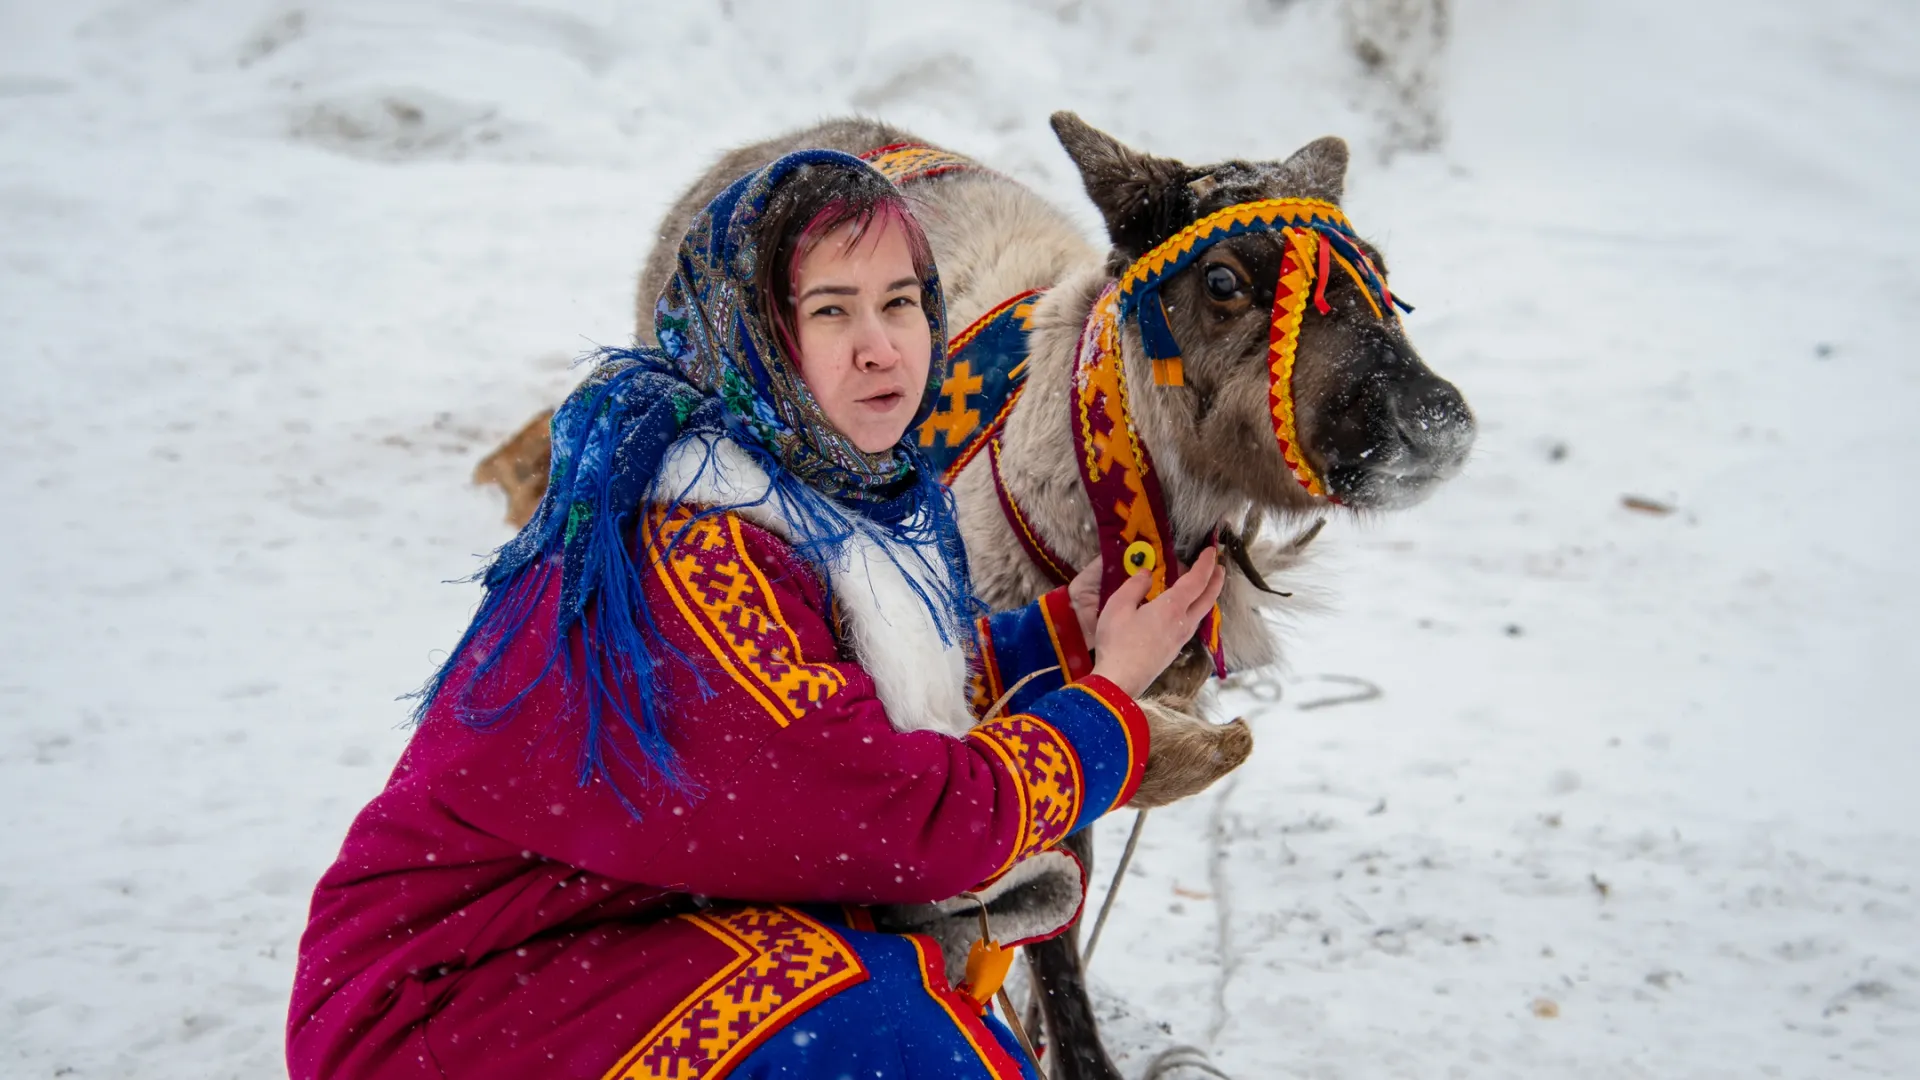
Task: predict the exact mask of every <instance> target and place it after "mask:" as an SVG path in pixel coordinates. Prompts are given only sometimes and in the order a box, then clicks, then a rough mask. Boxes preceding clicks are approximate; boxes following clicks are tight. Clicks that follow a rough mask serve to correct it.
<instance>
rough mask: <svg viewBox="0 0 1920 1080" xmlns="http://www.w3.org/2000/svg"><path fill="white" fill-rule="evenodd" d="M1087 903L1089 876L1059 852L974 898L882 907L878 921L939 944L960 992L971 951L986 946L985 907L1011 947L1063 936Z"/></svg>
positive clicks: (1030, 862) (1026, 862)
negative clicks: (978, 945) (982, 937)
mask: <svg viewBox="0 0 1920 1080" xmlns="http://www.w3.org/2000/svg"><path fill="white" fill-rule="evenodd" d="M976 897H977V898H978V899H976ZM1086 898H1087V875H1086V870H1085V869H1084V868H1083V867H1082V866H1081V865H1080V860H1079V859H1077V858H1075V857H1074V856H1073V855H1072V853H1070V852H1067V851H1062V850H1060V849H1058V848H1055V849H1053V850H1051V851H1040V852H1036V853H1034V854H1032V855H1029V856H1027V857H1026V858H1024V859H1022V860H1020V861H1019V862H1017V863H1015V864H1013V867H1012V868H1011V869H1009V870H1008V871H1007V872H1006V873H1005V874H1002V875H1001V876H1000V877H998V878H996V879H995V880H994V881H993V882H992V883H991V884H988V885H982V886H981V887H979V888H978V889H975V890H973V892H972V894H971V895H967V896H956V897H954V898H953V899H951V900H942V901H940V902H939V903H937V904H893V905H888V906H885V907H877V908H874V909H873V919H874V925H875V926H877V927H879V928H880V929H882V930H886V931H889V932H892V933H900V934H925V935H927V936H928V937H931V938H932V939H933V940H934V941H936V942H938V943H939V945H940V952H941V955H942V956H943V957H944V958H945V960H946V966H947V981H948V982H949V983H951V984H953V985H955V986H958V985H960V982H961V980H962V979H964V978H966V973H967V951H968V950H969V948H971V947H972V945H973V943H974V942H976V941H978V940H980V914H979V913H980V905H981V904H982V903H984V904H986V906H987V920H988V925H989V926H991V927H992V929H993V936H994V938H995V939H996V940H998V941H999V943H1000V944H1002V945H1006V946H1009V947H1011V946H1015V945H1030V944H1032V943H1034V942H1036V941H1045V940H1047V939H1048V938H1052V937H1057V936H1059V935H1060V933H1061V932H1062V931H1064V930H1066V928H1067V926H1068V925H1069V924H1071V923H1072V922H1073V921H1074V920H1075V919H1077V918H1079V917H1080V909H1081V906H1082V905H1083V904H1084V903H1085V902H1086Z"/></svg>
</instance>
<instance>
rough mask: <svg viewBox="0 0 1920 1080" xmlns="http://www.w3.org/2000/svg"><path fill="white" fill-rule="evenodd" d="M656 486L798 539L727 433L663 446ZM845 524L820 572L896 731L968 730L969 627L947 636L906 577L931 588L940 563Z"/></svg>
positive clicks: (759, 473) (762, 475)
mask: <svg viewBox="0 0 1920 1080" xmlns="http://www.w3.org/2000/svg"><path fill="white" fill-rule="evenodd" d="M660 483H661V490H663V491H671V492H675V493H680V492H684V493H685V494H684V495H683V496H682V499H683V501H685V502H688V503H692V504H706V505H709V506H738V510H737V511H736V512H737V513H738V514H739V515H740V516H741V517H743V518H746V519H747V520H748V521H751V522H753V523H754V524H755V525H758V526H760V527H761V528H763V529H766V530H768V531H770V532H772V533H774V534H775V535H777V536H779V537H781V538H782V539H785V540H789V541H792V540H794V539H795V538H796V537H795V528H794V525H793V523H792V522H791V521H789V520H788V519H787V517H786V515H784V514H783V513H782V512H781V508H780V506H779V505H778V503H777V501H776V500H773V499H768V498H766V496H767V494H768V492H769V491H770V490H771V489H772V484H771V482H770V481H769V480H768V478H767V474H766V472H765V471H764V470H762V469H761V468H760V466H759V464H758V463H756V462H755V461H754V460H753V459H752V458H750V457H748V456H747V454H746V452H745V451H743V450H741V449H740V448H739V447H738V446H736V445H735V444H734V443H733V442H732V440H730V439H709V438H694V439H686V440H682V441H681V442H680V443H679V444H677V445H675V446H674V447H673V449H671V450H669V451H668V452H667V457H666V460H665V462H664V463H663V464H662V465H661V469H660ZM762 500H764V501H762ZM741 504H747V505H741ZM848 523H849V524H851V525H852V526H853V527H854V538H853V540H852V541H850V542H849V543H848V544H847V546H846V549H845V552H844V555H843V558H842V559H841V560H840V561H839V563H838V564H836V565H834V566H830V567H827V568H826V569H827V573H828V576H829V579H830V580H831V581H832V583H833V596H834V600H835V602H836V604H837V605H838V606H839V611H840V614H841V616H842V618H843V622H842V626H843V629H844V631H845V637H846V640H847V643H848V644H849V645H850V646H852V649H853V655H854V659H855V660H856V661H858V663H859V664H860V666H861V667H862V668H863V669H865V670H866V672H867V674H868V675H869V676H871V677H872V678H873V685H874V691H875V693H877V694H878V695H879V697H880V704H881V705H882V706H884V707H885V708H886V710H887V719H888V720H889V721H891V722H892V724H893V726H894V729H895V730H896V731H939V732H944V733H946V734H948V735H952V736H954V737H956V738H957V737H959V736H961V735H964V734H966V732H967V729H969V728H971V727H972V726H973V710H972V707H971V706H970V704H969V703H968V700H967V654H966V650H965V647H964V646H963V644H962V642H963V641H964V640H965V639H966V634H967V628H966V627H946V628H945V630H946V634H945V637H944V639H943V637H942V633H941V631H942V627H940V626H938V625H937V624H936V623H935V621H934V619H935V616H934V613H933V612H932V611H930V610H928V605H927V604H926V603H924V602H922V601H921V599H920V594H919V592H918V591H916V590H915V588H914V587H913V585H912V584H910V583H909V582H908V580H907V575H908V574H909V573H911V574H912V575H913V577H914V578H915V579H916V580H918V581H920V582H922V583H925V584H924V585H923V588H924V590H925V591H927V592H929V593H931V592H933V591H934V585H935V583H936V582H937V580H938V579H937V578H936V576H935V575H936V574H938V573H940V572H943V571H944V570H945V567H944V566H939V567H936V566H934V565H931V564H930V563H929V562H928V559H929V556H928V555H927V554H925V553H923V552H922V551H920V550H918V549H914V548H908V547H904V546H902V545H900V544H898V543H897V542H894V541H891V540H890V539H889V538H887V537H885V536H883V535H881V534H879V533H878V532H877V531H876V530H873V529H866V528H861V527H860V525H861V522H860V520H859V519H858V518H855V517H853V516H852V515H848ZM933 558H936V559H937V558H938V556H937V555H936V556H933Z"/></svg>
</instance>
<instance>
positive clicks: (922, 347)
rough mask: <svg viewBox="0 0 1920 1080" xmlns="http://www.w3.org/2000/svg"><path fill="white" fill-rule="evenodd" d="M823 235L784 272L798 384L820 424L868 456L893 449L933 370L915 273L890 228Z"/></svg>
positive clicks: (884, 224) (897, 231) (881, 224)
mask: <svg viewBox="0 0 1920 1080" xmlns="http://www.w3.org/2000/svg"><path fill="white" fill-rule="evenodd" d="M854 228H855V226H854V225H853V224H851V223H850V224H847V225H843V226H841V227H840V228H838V229H835V230H834V231H832V232H830V233H828V234H826V235H825V236H824V237H822V238H821V239H820V242H819V243H818V244H815V245H814V247H813V250H812V251H809V252H807V253H806V254H804V255H802V256H801V257H800V258H799V259H798V260H796V262H795V264H794V267H793V313H794V332H795V336H796V337H797V339H798V343H799V347H800V357H799V360H800V378H801V379H802V380H803V381H804V382H805V383H806V384H807V389H809V390H811V391H813V396H814V398H815V399H817V400H818V401H819V402H820V407H821V408H822V409H823V410H825V411H826V414H827V419H828V420H829V421H831V422H832V424H833V426H834V427H835V428H837V429H839V431H840V433H841V434H842V435H845V436H846V437H847V438H849V439H851V440H852V441H853V444H854V445H855V446H858V447H859V448H860V449H861V450H864V451H866V452H867V453H869V454H877V453H879V452H881V451H883V450H886V449H887V448H889V447H891V446H893V445H894V444H895V443H897V442H899V441H900V437H901V436H902V435H905V434H906V432H907V425H908V424H909V423H910V422H912V420H913V414H914V413H915V412H918V411H919V408H920V396H921V393H922V392H923V391H924V390H925V389H926V385H927V366H928V365H929V364H931V363H932V362H933V338H932V335H931V334H930V333H929V332H928V330H927V316H926V312H924V311H922V310H921V306H920V275H919V274H918V273H917V272H916V271H915V270H914V268H913V252H912V250H911V249H910V248H908V246H907V237H906V234H905V233H904V231H903V230H902V229H901V227H900V225H899V223H898V222H895V221H891V220H888V219H885V218H882V219H880V220H878V221H875V222H874V223H873V225H872V226H871V227H870V228H869V229H868V230H867V232H866V234H865V235H863V236H861V237H860V238H859V240H858V241H857V242H854V243H851V244H849V240H850V238H851V237H852V236H853V233H854Z"/></svg>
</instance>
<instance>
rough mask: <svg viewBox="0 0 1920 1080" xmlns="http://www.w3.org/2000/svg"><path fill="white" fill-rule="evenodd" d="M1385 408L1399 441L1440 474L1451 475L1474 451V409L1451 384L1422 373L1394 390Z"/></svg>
mask: <svg viewBox="0 0 1920 1080" xmlns="http://www.w3.org/2000/svg"><path fill="white" fill-rule="evenodd" d="M1387 407H1388V409H1389V411H1390V412H1391V413H1392V416H1393V424H1394V428H1395V429H1396V430H1397V431H1398V433H1399V435H1400V439H1401V441H1402V442H1404V443H1405V444H1406V446H1407V449H1409V450H1410V451H1412V452H1413V455H1414V457H1415V459H1417V460H1418V461H1420V462H1421V463H1422V464H1423V465H1425V466H1427V467H1428V468H1430V469H1432V470H1434V471H1435V472H1438V473H1441V474H1451V473H1452V472H1453V471H1454V470H1455V469H1457V468H1459V467H1460V465H1461V464H1462V463H1463V462H1465V460H1466V457H1467V451H1468V450H1470V449H1472V448H1473V435H1474V423H1473V410H1472V409H1469V408H1467V401H1466V399H1465V398H1463V397H1461V396H1460V391H1458V390H1456V389H1454V387H1453V384H1452V383H1450V382H1448V381H1447V380H1445V379H1442V378H1441V377H1439V376H1438V375H1434V374H1432V373H1431V372H1422V373H1420V374H1418V375H1415V376H1413V377H1412V378H1409V379H1406V380H1405V381H1403V382H1401V383H1400V384H1399V385H1398V386H1397V387H1395V393H1394V394H1393V395H1392V396H1391V397H1389V398H1388V400H1387Z"/></svg>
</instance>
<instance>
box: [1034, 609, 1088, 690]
mask: <svg viewBox="0 0 1920 1080" xmlns="http://www.w3.org/2000/svg"><path fill="white" fill-rule="evenodd" d="M1040 616H1041V618H1043V619H1045V620H1046V624H1047V638H1048V640H1049V641H1051V642H1052V644H1053V655H1054V658H1055V659H1057V660H1059V661H1060V671H1061V674H1062V676H1063V677H1064V681H1065V682H1069V683H1073V682H1078V681H1080V680H1081V679H1084V678H1086V677H1087V676H1089V675H1091V674H1093V656H1092V654H1091V653H1089V652H1088V650H1087V640H1086V635H1085V634H1083V633H1081V632H1080V616H1079V614H1078V613H1076V612H1075V611H1074V610H1073V598H1072V597H1070V596H1068V595H1067V590H1066V588H1065V587H1064V586H1062V587H1060V588H1057V589H1054V590H1053V591H1051V592H1049V593H1047V594H1046V595H1044V596H1042V597H1041V598H1040Z"/></svg>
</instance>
